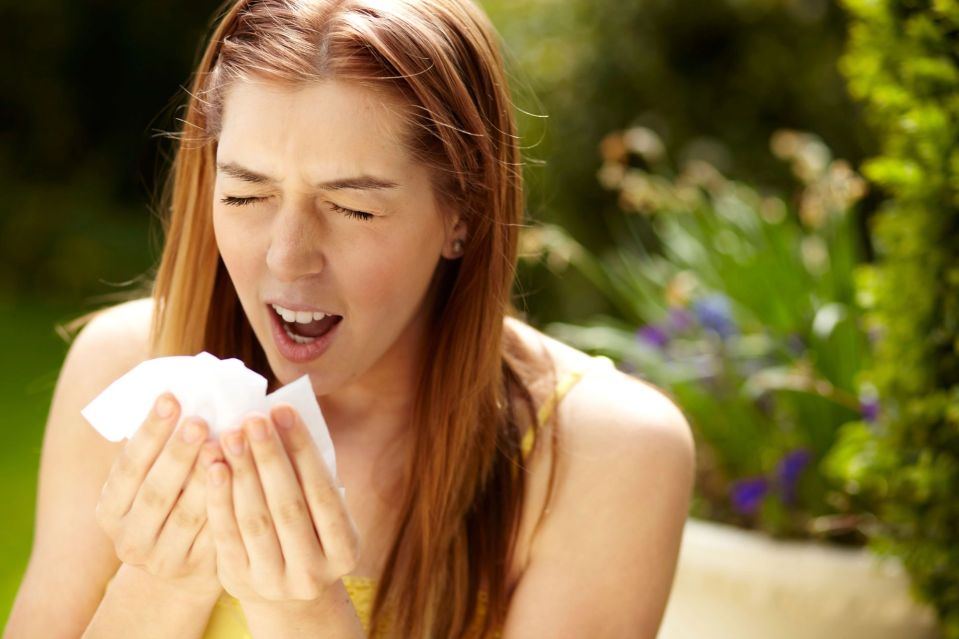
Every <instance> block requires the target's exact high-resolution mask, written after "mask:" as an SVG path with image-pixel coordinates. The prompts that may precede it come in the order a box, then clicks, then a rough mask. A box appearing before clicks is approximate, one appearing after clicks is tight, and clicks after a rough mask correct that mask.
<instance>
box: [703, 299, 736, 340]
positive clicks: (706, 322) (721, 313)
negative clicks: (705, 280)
mask: <svg viewBox="0 0 959 639" xmlns="http://www.w3.org/2000/svg"><path fill="white" fill-rule="evenodd" d="M693 312H694V313H695V314H696V318H697V319H698V320H699V323H700V324H702V325H703V326H705V327H706V328H708V329H710V330H712V331H715V332H716V333H718V334H719V336H720V337H721V338H723V339H726V338H727V337H729V336H730V335H733V334H735V333H736V332H737V330H738V328H737V327H736V322H735V320H733V315H732V309H731V307H730V304H729V299H728V298H727V297H726V296H725V295H721V294H714V295H707V296H706V297H702V298H700V299H698V300H695V301H694V302H693Z"/></svg>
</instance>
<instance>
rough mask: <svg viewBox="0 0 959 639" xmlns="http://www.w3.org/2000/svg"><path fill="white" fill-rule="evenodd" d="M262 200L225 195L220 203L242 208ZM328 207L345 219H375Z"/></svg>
mask: <svg viewBox="0 0 959 639" xmlns="http://www.w3.org/2000/svg"><path fill="white" fill-rule="evenodd" d="M262 199H264V198H262V197H235V196H233V195H227V196H224V197H223V198H221V199H220V201H221V202H223V203H224V204H226V205H227V206H244V205H246V204H252V203H253V202H256V201H258V200H262ZM330 206H331V207H332V208H333V210H335V211H338V212H339V213H342V214H343V215H345V216H347V217H351V218H355V219H358V220H363V221H369V220H372V219H373V218H374V217H376V216H375V215H373V214H372V213H367V212H366V211H354V210H353V209H348V208H344V207H342V206H337V205H336V204H333V203H332V202H330Z"/></svg>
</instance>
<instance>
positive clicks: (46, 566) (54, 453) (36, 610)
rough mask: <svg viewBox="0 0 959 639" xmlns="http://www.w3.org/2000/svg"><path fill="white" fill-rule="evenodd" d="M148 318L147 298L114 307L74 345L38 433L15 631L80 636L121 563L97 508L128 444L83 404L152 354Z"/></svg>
mask: <svg viewBox="0 0 959 639" xmlns="http://www.w3.org/2000/svg"><path fill="white" fill-rule="evenodd" d="M151 319H152V303H151V301H150V300H149V299H147V300H136V301H131V302H125V303H122V304H118V305H116V306H113V307H110V308H108V309H105V310H103V311H101V312H98V313H97V314H96V315H95V316H94V317H93V319H91V320H90V321H89V322H87V323H86V324H85V325H84V326H83V328H82V329H81V330H80V332H79V334H77V336H76V337H75V338H74V340H73V342H72V343H71V344H70V348H69V351H68V352H67V356H66V359H65V360H64V363H63V366H62V367H61V370H60V374H59V377H58V378H57V383H56V387H55V388H54V392H53V400H52V402H51V405H50V411H49V416H48V418H47V423H46V428H45V430H44V435H43V448H42V451H41V455H40V472H39V484H38V487H37V508H36V520H35V521H36V524H35V529H34V537H33V547H32V550H31V554H30V561H29V563H28V566H27V571H26V574H25V575H24V578H23V582H22V583H21V585H20V589H19V591H18V593H17V598H16V601H15V602H14V607H13V610H12V612H11V614H10V619H9V621H8V627H7V629H8V631H9V632H11V633H12V634H16V635H17V636H38V635H37V632H39V630H38V628H37V627H35V624H42V627H43V628H44V631H43V634H45V635H48V636H54V635H55V636H79V635H80V633H81V632H82V630H83V628H85V627H86V625H87V623H88V622H89V620H90V618H91V617H92V615H93V612H94V611H95V610H96V607H97V605H99V602H100V599H101V598H102V596H103V588H104V585H105V584H106V582H107V580H108V579H109V578H110V576H112V575H113V573H114V572H115V571H116V569H117V567H118V566H119V560H118V559H117V557H116V555H115V552H114V549H113V544H112V542H111V541H110V539H109V538H108V537H107V536H106V535H105V534H104V533H103V532H102V531H101V530H100V528H99V525H98V524H97V523H96V516H95V510H96V503H97V501H98V499H99V496H100V491H101V489H102V486H103V483H104V482H105V481H106V477H107V474H108V473H109V470H110V467H111V466H112V464H113V461H114V460H115V458H116V455H117V454H118V453H119V452H120V451H121V450H122V447H123V445H124V443H123V442H110V441H108V440H106V439H104V438H103V437H101V436H100V434H99V433H97V432H96V431H95V430H94V429H93V428H92V427H91V426H90V425H89V424H88V423H87V422H86V420H84V419H83V417H82V416H81V414H80V410H81V409H82V408H83V407H84V406H86V405H87V404H88V403H89V402H90V401H91V400H93V399H94V398H95V397H96V396H97V395H98V394H99V393H100V392H101V391H103V390H104V389H105V388H106V387H107V386H108V385H109V384H110V383H112V382H113V381H114V380H116V379H117V378H118V377H120V376H121V375H123V374H124V373H126V372H127V371H128V370H130V369H131V368H133V367H134V366H136V365H137V364H138V363H140V362H141V361H143V360H145V359H146V358H148V357H149V350H150V349H149V335H150V322H151ZM53 611H56V614H54V615H52V616H51V614H50V613H51V612H53ZM11 628H13V629H14V630H11Z"/></svg>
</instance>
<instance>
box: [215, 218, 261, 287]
mask: <svg viewBox="0 0 959 639" xmlns="http://www.w3.org/2000/svg"><path fill="white" fill-rule="evenodd" d="M217 208H219V207H214V211H213V235H214V237H215V239H216V246H217V250H218V251H219V252H220V257H221V258H222V259H223V264H224V266H226V270H227V272H229V274H230V278H231V279H232V280H233V285H234V286H235V287H236V289H237V292H238V293H239V294H240V295H241V296H242V295H243V289H244V282H246V281H247V279H248V277H252V275H253V274H254V272H255V270H256V264H257V260H258V259H260V258H259V255H258V251H259V250H260V249H259V246H258V245H257V238H258V237H259V238H262V237H263V235H262V233H257V232H255V231H253V230H251V229H249V228H246V227H245V226H244V225H242V224H238V223H237V221H236V220H235V219H231V218H230V216H229V215H228V214H226V213H224V212H222V211H217Z"/></svg>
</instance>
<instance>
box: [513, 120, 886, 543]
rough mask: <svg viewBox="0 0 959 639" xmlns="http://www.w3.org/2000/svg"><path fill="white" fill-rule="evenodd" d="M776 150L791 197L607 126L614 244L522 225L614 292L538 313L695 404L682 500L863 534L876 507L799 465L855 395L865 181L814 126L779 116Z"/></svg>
mask: <svg viewBox="0 0 959 639" xmlns="http://www.w3.org/2000/svg"><path fill="white" fill-rule="evenodd" d="M772 150H773V152H774V153H775V154H776V155H777V156H779V157H780V158H781V159H783V160H788V163H789V166H791V167H792V170H793V171H794V173H795V174H796V176H797V177H798V178H799V180H800V181H801V188H800V189H798V190H797V192H796V193H795V197H791V198H788V199H786V198H783V197H780V196H777V195H770V194H765V195H764V194H760V193H759V192H757V191H756V189H755V188H753V187H751V186H749V185H747V184H744V183H741V182H737V181H734V180H730V179H728V178H727V177H726V176H724V175H723V174H722V173H720V172H719V171H718V170H717V169H716V168H715V167H714V166H712V165H711V164H708V163H707V162H704V161H702V160H690V161H688V162H686V164H684V165H683V167H682V168H681V170H680V171H679V172H678V173H677V171H676V170H675V169H674V168H673V166H672V164H671V162H670V161H669V159H668V157H667V153H666V146H665V145H664V144H663V142H662V141H661V140H660V138H659V137H658V136H656V134H655V133H654V132H653V131H651V130H650V129H646V128H643V127H633V128H631V129H628V130H626V131H622V132H615V133H613V134H611V135H609V136H607V138H605V139H604V141H603V144H602V153H603V155H604V157H605V162H604V164H603V167H602V170H601V171H600V180H601V182H602V183H603V185H604V186H605V187H606V188H608V189H610V190H612V191H614V192H615V193H617V194H618V202H619V204H620V206H621V207H622V209H623V214H621V219H620V229H621V230H620V232H619V234H618V237H619V240H618V241H617V243H616V244H615V245H614V247H613V248H611V249H609V250H607V251H606V252H604V253H603V254H602V255H594V254H592V253H590V252H589V251H588V250H587V249H585V248H584V247H583V245H582V244H580V243H579V242H577V241H576V240H574V239H573V238H572V237H571V236H570V235H569V234H568V232H566V231H565V230H563V229H562V228H560V227H559V226H553V225H549V226H543V227H541V228H537V229H533V230H531V231H528V232H526V233H525V235H524V241H523V250H524V254H525V255H526V259H539V260H543V262H544V263H545V264H546V265H547V267H548V268H550V269H551V270H552V271H553V272H554V273H556V274H557V275H561V274H563V273H564V272H565V270H566V269H567V267H569V266H572V267H573V268H574V269H575V270H576V271H578V272H579V273H581V274H582V275H583V276H584V277H585V278H586V279H587V280H589V281H590V282H591V283H592V284H593V285H594V287H595V289H596V290H597V291H599V292H601V293H602V294H603V295H604V296H605V298H606V299H607V300H608V301H609V302H610V306H612V307H613V308H615V314H614V316H612V317H609V316H604V315H599V316H596V317H593V318H591V319H590V320H589V321H587V322H585V323H581V324H572V323H565V322H554V323H550V324H548V325H547V326H546V329H547V331H548V332H550V333H551V334H552V335H553V336H555V337H557V338H559V339H560V340H562V341H564V342H566V343H569V344H573V345H574V346H577V347H579V348H582V349H584V350H588V351H592V352H601V353H604V354H606V355H608V356H610V357H612V358H613V359H614V360H616V361H617V362H618V363H619V364H620V366H621V367H622V368H624V369H625V370H628V371H634V372H636V373H637V374H638V375H640V376H641V377H642V378H644V379H647V380H649V381H651V382H653V383H655V384H656V385H658V386H660V387H661V388H663V389H664V390H665V391H666V392H667V394H669V395H671V396H672V397H673V398H674V399H675V401H676V402H677V404H678V405H679V406H681V407H682V409H683V411H684V412H685V413H686V415H687V417H688V418H689V419H690V423H691V425H692V428H693V434H694V435H695V436H696V439H697V457H698V461H699V463H698V465H697V466H698V468H697V473H698V477H697V485H696V494H695V496H694V500H693V508H692V514H694V515H697V516H699V517H703V518H707V519H712V520H719V521H725V522H729V523H734V524H738V525H741V526H747V527H753V528H759V529H762V530H764V531H766V532H768V533H770V534H771V535H775V536H792V537H797V536H798V537H828V538H830V539H832V540H834V541H839V542H845V543H858V544H862V543H863V542H864V539H865V537H864V533H863V530H862V528H863V527H865V526H866V525H867V524H868V523H869V518H868V516H867V515H866V514H864V513H859V512H856V511H854V510H853V509H852V508H851V504H850V502H849V499H848V498H847V496H846V495H844V494H842V492H841V490H839V486H840V484H838V483H837V482H828V481H824V479H823V477H822V475H821V473H818V472H804V471H805V469H806V467H807V466H808V467H809V468H810V469H815V467H816V466H818V464H819V462H820V460H821V459H822V458H823V457H824V456H825V455H826V454H827V453H828V452H829V451H830V449H831V448H832V446H833V444H834V442H835V437H836V432H837V431H838V429H839V427H840V426H841V425H843V424H844V423H846V422H848V421H850V420H852V419H857V418H858V417H859V416H860V413H861V412H864V407H863V406H862V405H861V402H860V394H863V392H864V389H862V388H860V382H861V380H860V371H861V369H862V368H864V367H865V365H866V363H867V362H868V357H869V348H868V343H867V340H868V338H867V335H868V330H867V327H866V325H865V322H864V320H863V318H862V316H861V315H862V314H861V309H860V307H859V305H858V304H857V300H856V299H855V290H854V280H855V278H856V274H857V269H858V268H859V266H860V265H861V263H862V259H863V258H862V254H863V250H862V246H861V238H860V236H859V233H858V231H857V223H856V222H857V211H856V210H855V209H854V208H853V205H854V204H855V203H856V202H858V201H859V200H860V199H861V198H862V196H863V195H864V194H865V181H864V180H862V179H861V178H860V177H859V176H858V175H857V174H856V173H855V172H854V171H853V170H852V169H851V167H850V166H849V164H848V163H847V162H845V161H843V160H834V159H833V158H832V155H831V152H830V150H829V149H828V147H826V146H825V144H823V142H822V141H821V140H820V139H819V138H817V137H816V136H813V135H810V134H802V133H798V132H795V131H786V130H783V131H778V132H777V133H776V134H775V135H774V136H773V139H772ZM647 226H649V227H651V228H652V230H653V238H652V240H649V239H646V238H644V237H643V236H642V235H641V233H639V230H640V229H642V228H645V227H647ZM865 412H868V408H867V409H866V411H865Z"/></svg>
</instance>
